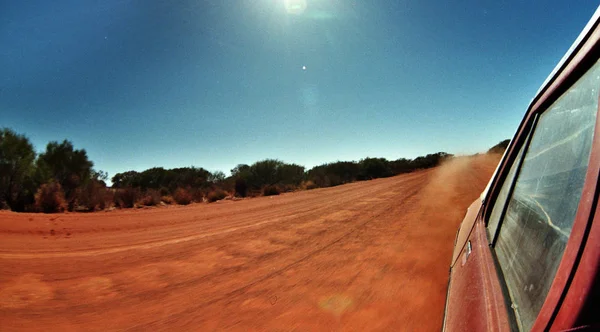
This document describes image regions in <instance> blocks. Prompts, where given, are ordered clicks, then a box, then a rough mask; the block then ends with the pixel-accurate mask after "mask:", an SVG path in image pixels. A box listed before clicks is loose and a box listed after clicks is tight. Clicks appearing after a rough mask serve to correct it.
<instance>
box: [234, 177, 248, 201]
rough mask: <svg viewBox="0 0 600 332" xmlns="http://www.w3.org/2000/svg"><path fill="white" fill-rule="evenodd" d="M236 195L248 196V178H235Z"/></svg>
mask: <svg viewBox="0 0 600 332" xmlns="http://www.w3.org/2000/svg"><path fill="white" fill-rule="evenodd" d="M235 195H237V196H240V197H246V196H247V195H248V184H247V183H246V180H244V179H241V178H238V179H235Z"/></svg>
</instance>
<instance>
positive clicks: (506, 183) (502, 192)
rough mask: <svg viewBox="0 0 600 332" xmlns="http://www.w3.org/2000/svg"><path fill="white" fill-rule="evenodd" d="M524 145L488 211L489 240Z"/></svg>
mask: <svg viewBox="0 0 600 332" xmlns="http://www.w3.org/2000/svg"><path fill="white" fill-rule="evenodd" d="M524 148H525V146H521V149H520V150H519V153H518V154H517V157H516V158H515V160H514V161H513V164H512V166H511V167H510V170H509V171H508V174H507V175H506V178H505V179H504V183H503V184H502V188H500V192H499V193H498V196H497V197H496V201H495V202H494V207H493V208H492V212H491V213H490V217H489V219H488V226H487V233H488V239H489V240H490V241H491V240H492V238H493V237H494V234H495V233H496V228H497V227H498V221H500V217H501V214H502V210H503V209H504V205H506V199H507V198H508V192H509V191H510V185H511V183H512V182H513V181H514V178H515V173H516V172H517V166H519V160H521V157H522V156H523V150H524Z"/></svg>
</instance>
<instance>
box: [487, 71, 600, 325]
mask: <svg viewBox="0 0 600 332" xmlns="http://www.w3.org/2000/svg"><path fill="white" fill-rule="evenodd" d="M599 82H600V66H599V65H598V63H596V64H595V65H594V67H593V68H592V69H590V70H589V71H588V72H587V73H586V74H585V75H584V76H583V77H582V78H581V79H579V81H578V82H576V83H575V84H574V85H573V86H572V87H571V88H570V89H569V90H568V91H567V92H565V93H564V94H563V95H562V96H561V97H560V98H559V99H558V100H557V101H556V102H555V103H554V104H553V105H552V106H551V107H550V108H549V109H548V110H547V111H545V112H544V113H543V114H542V115H541V116H540V118H539V121H538V124H537V126H536V128H535V130H534V133H533V137H532V139H531V142H530V144H529V147H528V149H527V152H526V154H525V159H524V162H523V165H522V167H521V170H520V172H519V175H518V177H517V180H516V181H517V182H516V184H515V189H514V191H513V193H512V196H511V197H510V199H509V201H508V208H507V211H506V215H505V216H504V219H503V220H502V223H501V224H500V233H499V237H498V242H497V243H496V246H495V251H496V254H497V257H498V261H499V264H500V267H501V269H502V272H503V274H504V278H505V282H506V285H507V288H508V291H509V293H510V297H511V301H512V308H513V309H514V311H515V315H516V318H517V322H518V324H519V326H520V328H521V329H523V330H529V329H531V327H532V325H533V323H534V322H535V318H536V317H537V315H538V313H539V311H540V309H541V307H542V305H543V303H544V300H545V299H546V295H547V294H548V291H549V289H550V285H551V284H552V281H553V279H554V275H555V274H556V270H557V269H558V265H559V264H560V261H561V258H562V255H563V251H564V249H565V246H566V243H567V240H568V238H569V235H570V233H571V227H572V226H573V221H574V218H575V214H576V212H577V207H578V205H579V199H580V197H581V192H582V189H583V183H584V180H585V174H586V170H587V165H588V161H589V156H590V149H591V145H592V137H593V133H594V125H595V121H596V112H597V109H598V84H599Z"/></svg>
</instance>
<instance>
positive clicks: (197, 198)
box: [188, 189, 206, 202]
mask: <svg viewBox="0 0 600 332" xmlns="http://www.w3.org/2000/svg"><path fill="white" fill-rule="evenodd" d="M188 192H189V193H190V195H191V197H192V202H203V201H204V197H205V196H206V189H189V190H188Z"/></svg>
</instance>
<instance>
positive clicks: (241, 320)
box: [0, 155, 499, 331]
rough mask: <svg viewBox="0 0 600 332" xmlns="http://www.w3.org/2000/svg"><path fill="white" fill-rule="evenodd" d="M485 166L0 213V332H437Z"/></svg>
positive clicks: (487, 160)
mask: <svg viewBox="0 0 600 332" xmlns="http://www.w3.org/2000/svg"><path fill="white" fill-rule="evenodd" d="M498 159H499V158H498V157H497V156H485V155H481V156H478V157H471V158H456V159H454V160H453V161H450V162H447V163H446V164H444V165H443V166H441V167H438V168H435V169H431V170H426V171H419V172H415V173H411V174H406V175H401V176H396V177H393V178H387V179H378V180H372V181H364V182H357V183H352V184H348V185H343V186H339V187H334V188H325V189H316V190H310V191H304V192H298V193H291V194H285V195H281V196H272V197H261V198H255V199H247V200H241V201H235V202H234V201H221V202H217V203H214V204H193V205H190V206H170V207H165V208H152V209H141V210H117V211H111V212H97V213H90V214H79V213H65V214H52V215H48V214H27V213H22V214H17V213H12V212H0V330H2V331H12V330H45V331H47V330H57V331H68V330H86V331H110V330H124V329H128V330H140V331H156V330H176V331H178V330H199V331H211V330H226V331H263V330H266V331H332V330H333V331H337V330H342V331H400V330H402V331H409V330H418V331H439V329H440V328H441V325H442V317H443V311H444V302H445V296H446V286H447V281H448V269H449V263H450V259H451V255H452V246H453V241H454V237H455V234H456V230H457V227H458V225H459V224H460V222H461V220H462V218H463V216H464V214H465V211H466V208H467V207H468V205H469V204H470V203H471V201H473V200H474V199H475V198H476V197H477V196H478V195H479V194H480V192H481V191H482V190H483V188H484V187H485V185H486V183H487V181H488V179H489V177H490V176H491V174H492V172H493V170H494V168H495V167H496V164H497V162H498Z"/></svg>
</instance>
